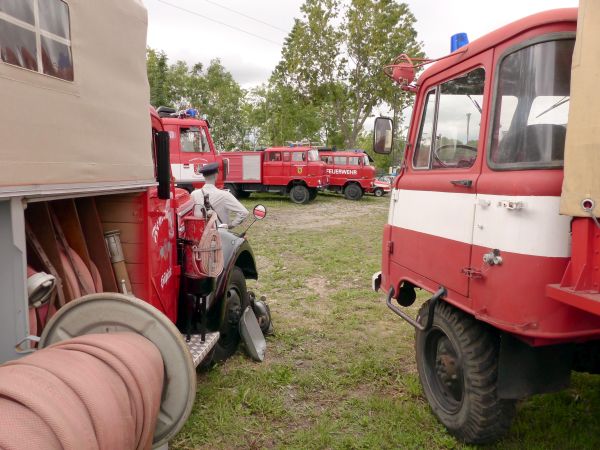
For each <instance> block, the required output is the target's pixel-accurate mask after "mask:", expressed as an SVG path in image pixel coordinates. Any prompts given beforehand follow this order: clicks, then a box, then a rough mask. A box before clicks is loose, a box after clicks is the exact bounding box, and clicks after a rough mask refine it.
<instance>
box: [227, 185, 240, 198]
mask: <svg viewBox="0 0 600 450" xmlns="http://www.w3.org/2000/svg"><path fill="white" fill-rule="evenodd" d="M225 189H229V192H231V193H232V194H233V196H234V197H235V198H240V190H239V189H238V187H237V186H236V185H235V184H231V183H226V184H225Z"/></svg>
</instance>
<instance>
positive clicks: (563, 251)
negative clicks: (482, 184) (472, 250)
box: [473, 195, 571, 257]
mask: <svg viewBox="0 0 600 450" xmlns="http://www.w3.org/2000/svg"><path fill="white" fill-rule="evenodd" d="M507 202H513V203H516V204H518V203H519V202H520V204H521V207H520V208H519V209H513V210H511V209H508V208H507V207H506V204H507ZM559 204H560V197H524V196H523V197H521V196H506V195H478V197H477V208H476V214H475V230H474V236H473V243H474V244H475V245H479V246H482V247H488V248H497V249H500V250H501V251H506V252H513V253H520V254H525V255H534V256H547V257H568V256H570V255H571V248H570V247H571V242H570V221H571V218H570V217H568V216H561V215H560V214H559V212H558V211H559Z"/></svg>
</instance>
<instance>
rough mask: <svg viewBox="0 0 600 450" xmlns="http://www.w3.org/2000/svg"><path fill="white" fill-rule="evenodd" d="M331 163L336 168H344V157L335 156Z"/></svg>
mask: <svg viewBox="0 0 600 450" xmlns="http://www.w3.org/2000/svg"><path fill="white" fill-rule="evenodd" d="M333 163H334V164H335V165H336V166H345V165H346V164H347V162H346V157H345V156H335V157H334V158H333Z"/></svg>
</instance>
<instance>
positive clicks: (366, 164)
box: [363, 155, 371, 166]
mask: <svg viewBox="0 0 600 450" xmlns="http://www.w3.org/2000/svg"><path fill="white" fill-rule="evenodd" d="M363 165H365V166H369V165H371V163H370V162H369V157H368V156H367V155H365V156H363Z"/></svg>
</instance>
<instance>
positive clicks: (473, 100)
mask: <svg viewBox="0 0 600 450" xmlns="http://www.w3.org/2000/svg"><path fill="white" fill-rule="evenodd" d="M467 97H469V100H471V101H472V102H473V105H475V108H477V111H479V114H481V106H479V103H477V100H475V99H474V98H473V97H471V95H470V94H467Z"/></svg>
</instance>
